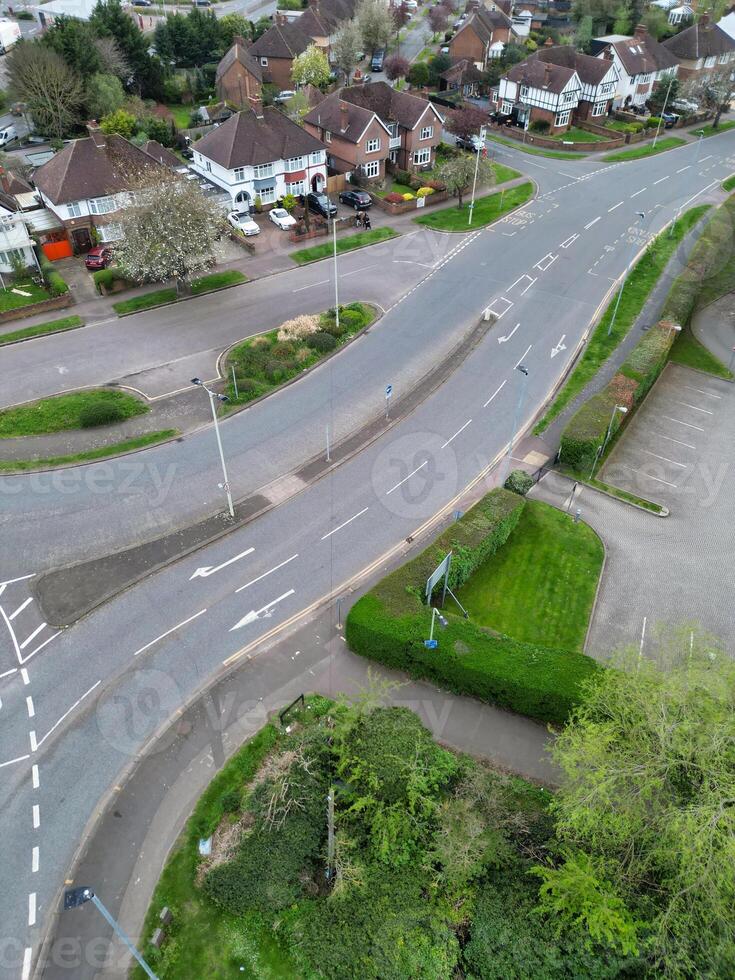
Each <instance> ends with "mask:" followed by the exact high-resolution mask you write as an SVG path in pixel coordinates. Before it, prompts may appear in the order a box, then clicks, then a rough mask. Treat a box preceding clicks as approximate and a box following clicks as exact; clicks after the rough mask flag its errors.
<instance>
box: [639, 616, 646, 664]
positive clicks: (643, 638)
mask: <svg viewBox="0 0 735 980" xmlns="http://www.w3.org/2000/svg"><path fill="white" fill-rule="evenodd" d="M645 639H646V617H645V616H644V617H643V627H642V629H641V642H640V645H639V646H638V656H639V657H642V656H643V642H644V640H645Z"/></svg>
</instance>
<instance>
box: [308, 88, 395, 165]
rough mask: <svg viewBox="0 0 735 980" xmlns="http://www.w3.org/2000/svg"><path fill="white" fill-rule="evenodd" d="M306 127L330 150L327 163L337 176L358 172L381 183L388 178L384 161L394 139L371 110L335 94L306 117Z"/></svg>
mask: <svg viewBox="0 0 735 980" xmlns="http://www.w3.org/2000/svg"><path fill="white" fill-rule="evenodd" d="M304 128H305V130H306V132H307V133H310V134H311V135H312V136H314V137H315V138H316V139H317V140H320V141H321V142H322V143H323V144H324V145H325V146H326V148H327V164H328V166H329V169H330V170H331V171H333V172H334V173H338V174H345V175H346V176H348V177H349V175H350V174H352V173H356V174H359V175H360V176H362V177H363V178H364V179H365V180H368V181H373V182H376V183H377V182H379V181H382V180H383V178H384V177H385V161H386V160H387V159H388V154H389V152H390V142H391V140H392V139H396V140H398V139H399V137H393V135H392V133H391V130H390V129H389V128H388V127H387V126H386V125H385V123H383V122H382V121H381V120H380V118H379V117H378V115H377V113H376V112H375V111H374V110H372V109H367V108H365V107H363V106H361V105H356V104H355V103H353V102H350V101H348V100H347V99H343V98H341V96H340V92H333V93H332V94H331V95H328V96H327V97H326V99H323V100H322V101H321V102H320V103H319V104H318V105H317V106H315V107H314V108H313V109H312V110H311V112H308V113H307V114H306V116H304Z"/></svg>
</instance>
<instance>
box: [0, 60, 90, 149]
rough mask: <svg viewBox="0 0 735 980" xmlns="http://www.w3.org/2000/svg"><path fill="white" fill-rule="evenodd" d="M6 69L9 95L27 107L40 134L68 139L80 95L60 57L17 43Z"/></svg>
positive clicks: (76, 118)
mask: <svg viewBox="0 0 735 980" xmlns="http://www.w3.org/2000/svg"><path fill="white" fill-rule="evenodd" d="M5 65H6V70H7V73H8V80H9V87H10V90H11V92H12V93H13V95H14V97H15V98H16V99H18V100H19V101H21V102H25V103H26V104H27V106H28V109H29V111H30V113H31V115H32V116H33V119H34V121H35V123H36V125H37V126H38V128H39V130H40V131H41V132H42V133H45V134H48V135H49V136H54V137H56V138H60V137H62V136H67V135H68V134H69V133H70V132H71V131H72V129H73V128H74V126H75V125H76V124H77V122H78V121H79V112H80V109H81V106H82V101H83V92H82V82H81V79H80V78H79V77H78V75H76V74H75V73H74V72H73V71H72V70H71V69H70V68H69V66H68V65H67V63H66V62H65V61H64V59H63V58H62V57H61V55H59V54H57V52H56V51H53V50H52V49H51V48H49V47H47V46H46V45H45V44H42V43H41V42H40V41H19V42H18V44H16V46H15V47H14V48H13V49H12V51H11V52H10V54H9V55H7V57H6V59H5Z"/></svg>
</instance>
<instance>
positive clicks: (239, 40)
mask: <svg viewBox="0 0 735 980" xmlns="http://www.w3.org/2000/svg"><path fill="white" fill-rule="evenodd" d="M232 43H233V44H237V45H238V47H241V48H244V47H245V38H244V37H243V36H242V34H235V35H234V37H233V38H232Z"/></svg>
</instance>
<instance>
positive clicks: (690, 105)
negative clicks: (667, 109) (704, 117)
mask: <svg viewBox="0 0 735 980" xmlns="http://www.w3.org/2000/svg"><path fill="white" fill-rule="evenodd" d="M671 108H672V109H681V110H682V112H686V113H692V112H698V111H699V106H698V105H697V103H696V102H690V101H689V99H674V101H673V102H672V103H671Z"/></svg>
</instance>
